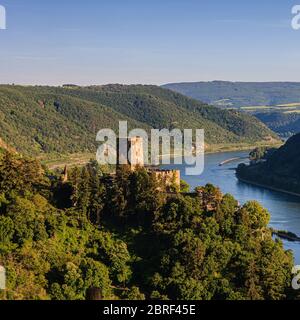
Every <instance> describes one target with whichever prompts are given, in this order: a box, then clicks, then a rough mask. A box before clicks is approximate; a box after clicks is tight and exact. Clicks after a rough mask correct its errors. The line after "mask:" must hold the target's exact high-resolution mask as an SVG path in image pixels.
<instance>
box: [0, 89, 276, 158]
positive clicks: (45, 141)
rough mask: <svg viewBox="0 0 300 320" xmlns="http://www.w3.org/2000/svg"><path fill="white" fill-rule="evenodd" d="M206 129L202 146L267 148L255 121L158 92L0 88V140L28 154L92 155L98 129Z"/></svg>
mask: <svg viewBox="0 0 300 320" xmlns="http://www.w3.org/2000/svg"><path fill="white" fill-rule="evenodd" d="M119 120H128V122H129V127H131V128H133V127H134V128H145V129H148V130H149V129H150V128H158V129H162V128H169V129H172V128H174V127H176V128H191V129H196V128H197V129H205V135H206V144H207V145H214V144H224V145H226V144H238V143H245V144H247V143H249V144H253V143H255V142H262V141H264V142H265V143H271V142H274V139H276V135H275V134H274V133H273V132H272V131H271V130H269V129H268V128H267V127H266V126H264V125H263V124H262V123H261V122H259V121H258V120H257V119H256V118H254V117H252V116H250V115H246V114H243V113H239V112H237V111H227V110H221V111H220V110H219V109H217V108H215V107H211V106H208V105H206V104H203V103H201V102H198V101H196V100H192V99H189V98H187V97H184V96H182V95H180V94H177V93H174V92H172V91H170V90H166V89H162V88H160V87H156V86H142V85H135V86H122V85H108V86H93V87H77V86H65V87H39V86H36V87H21V86H4V85H2V86H0V138H1V139H2V140H3V142H4V143H6V144H8V145H9V146H11V147H12V148H15V149H16V150H17V151H19V152H21V153H24V154H27V155H28V154H29V155H40V154H53V153H58V154H68V153H76V152H95V150H96V142H95V137H96V133H97V131H98V130H100V129H102V128H112V129H117V127H118V121H119Z"/></svg>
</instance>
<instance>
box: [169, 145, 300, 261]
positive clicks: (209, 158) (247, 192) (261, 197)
mask: <svg viewBox="0 0 300 320" xmlns="http://www.w3.org/2000/svg"><path fill="white" fill-rule="evenodd" d="M247 155H248V152H245V151H235V152H223V153H214V154H206V155H205V169H204V172H203V173H202V174H201V175H200V176H186V175H185V167H186V165H168V166H164V167H165V168H168V169H180V171H181V177H182V179H183V180H185V181H186V182H187V183H189V185H190V186H191V188H192V189H193V188H195V187H196V186H202V185H205V184H207V183H212V184H214V185H216V186H218V187H220V188H221V190H222V192H223V193H230V194H232V195H233V196H234V197H235V198H236V199H237V200H238V201H239V202H240V203H241V204H243V203H245V202H247V201H249V200H257V201H258V202H260V203H261V204H262V205H263V206H264V207H265V208H267V209H268V210H269V212H270V214H271V221H270V226H271V227H273V228H274V229H277V230H287V231H291V232H293V233H295V234H297V235H298V236H300V197H297V196H293V195H289V194H285V193H281V192H277V191H272V190H268V189H265V188H262V187H257V186H254V185H250V184H247V183H244V182H240V181H238V179H237V178H236V176H235V170H234V169H235V168H236V166H237V165H238V164H239V163H241V162H246V161H247V160H238V161H234V162H230V163H227V164H225V165H223V166H219V164H220V163H221V162H223V161H225V160H227V159H232V158H240V157H241V158H246V157H247ZM284 245H285V248H286V249H291V250H293V252H294V256H295V262H296V263H297V264H300V243H299V242H288V241H284Z"/></svg>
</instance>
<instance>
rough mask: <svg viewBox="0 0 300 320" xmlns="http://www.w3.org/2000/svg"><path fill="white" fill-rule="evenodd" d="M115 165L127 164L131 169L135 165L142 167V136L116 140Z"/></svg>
mask: <svg viewBox="0 0 300 320" xmlns="http://www.w3.org/2000/svg"><path fill="white" fill-rule="evenodd" d="M117 165H118V166H121V165H129V166H130V168H131V170H135V168H136V167H138V166H139V167H143V166H144V165H145V161H144V147H143V138H141V137H133V138H119V139H118V142H117Z"/></svg>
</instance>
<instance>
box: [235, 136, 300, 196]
mask: <svg viewBox="0 0 300 320" xmlns="http://www.w3.org/2000/svg"><path fill="white" fill-rule="evenodd" d="M299 163H300V134H297V135H294V136H293V137H291V138H290V139H289V140H288V141H287V142H286V144H285V145H284V146H282V147H281V148H279V149H278V150H276V151H275V152H272V154H271V155H270V156H269V157H268V158H267V160H266V161H263V162H260V161H259V162H258V163H253V164H251V165H249V166H246V165H244V164H243V165H240V166H239V167H238V170H237V176H238V177H239V178H240V179H244V180H247V181H249V182H253V183H259V184H262V185H265V186H268V187H271V188H276V189H282V190H285V191H289V192H293V193H297V194H300V170H299Z"/></svg>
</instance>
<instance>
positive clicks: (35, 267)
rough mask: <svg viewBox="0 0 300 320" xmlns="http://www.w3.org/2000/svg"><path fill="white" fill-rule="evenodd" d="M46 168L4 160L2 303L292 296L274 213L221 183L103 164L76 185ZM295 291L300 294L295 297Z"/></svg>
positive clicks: (288, 258) (79, 172)
mask: <svg viewBox="0 0 300 320" xmlns="http://www.w3.org/2000/svg"><path fill="white" fill-rule="evenodd" d="M62 181H63V180H62V179H61V177H60V176H59V175H57V174H54V173H53V172H49V171H48V170H47V168H45V167H43V166H41V165H40V164H39V162H37V161H35V160H32V159H30V158H27V157H21V156H19V155H16V154H13V153H9V152H7V151H5V152H3V153H2V155H1V157H0V264H1V265H3V266H5V268H6V271H7V289H6V290H5V291H1V292H0V299H52V300H65V299H85V297H86V292H87V290H88V289H89V288H99V289H100V290H101V295H102V298H103V299H154V300H156V299H200V300H201V299H207V300H210V299H233V300H235V299H272V300H273V299H276V300H277V299H292V298H294V297H293V296H292V294H293V293H292V292H291V290H290V289H289V288H290V283H291V269H292V266H293V257H292V253H291V252H290V251H285V250H284V248H283V245H282V243H281V241H279V240H274V239H273V238H272V233H271V230H270V229H269V228H268V222H269V218H270V216H269V213H268V212H267V211H266V210H265V209H264V208H262V207H261V206H260V205H259V204H258V203H257V202H248V203H246V204H245V205H243V206H240V205H239V204H238V202H237V201H236V200H235V199H234V198H233V197H232V196H231V195H229V194H227V195H223V194H221V192H220V190H219V189H218V188H216V187H214V186H212V185H207V186H205V187H199V188H197V189H196V190H195V193H188V194H186V193H182V192H180V190H174V191H175V192H174V193H172V194H169V193H165V192H159V193H158V192H157V190H158V188H160V189H161V188H162V187H163V186H162V185H161V184H160V183H159V182H158V181H157V180H156V179H155V176H154V175H152V174H150V173H149V172H147V171H146V170H145V169H143V168H140V169H138V170H136V171H135V172H131V171H130V170H129V169H128V168H126V167H124V168H123V169H122V170H118V171H117V175H116V176H111V175H106V174H105V173H104V172H103V170H102V168H101V167H99V166H98V165H97V163H95V162H93V161H91V162H90V163H89V164H88V165H87V166H85V167H82V168H74V169H72V170H70V171H69V174H68V180H67V182H64V183H63V182H62ZM294 292H295V291H294Z"/></svg>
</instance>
